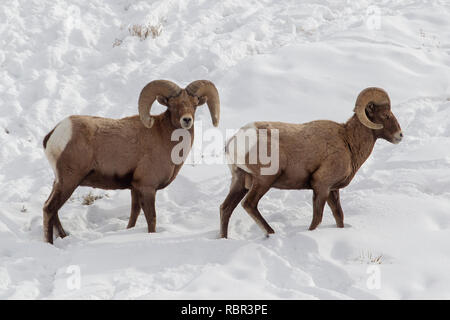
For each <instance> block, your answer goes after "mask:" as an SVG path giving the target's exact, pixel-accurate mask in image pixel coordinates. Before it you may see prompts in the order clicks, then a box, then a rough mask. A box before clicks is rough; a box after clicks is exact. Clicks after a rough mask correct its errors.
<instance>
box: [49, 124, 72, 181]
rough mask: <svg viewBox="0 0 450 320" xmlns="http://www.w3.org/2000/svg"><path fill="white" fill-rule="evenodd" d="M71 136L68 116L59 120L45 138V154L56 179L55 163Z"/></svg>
mask: <svg viewBox="0 0 450 320" xmlns="http://www.w3.org/2000/svg"><path fill="white" fill-rule="evenodd" d="M71 138H72V121H71V120H70V119H69V118H66V119H64V120H63V121H61V122H60V123H59V124H58V125H57V126H56V128H55V130H54V131H53V133H52V135H51V136H50V138H49V139H48V140H47V147H46V148H45V156H46V157H47V159H48V161H49V162H50V165H51V166H52V169H53V172H54V173H55V178H56V180H58V173H57V171H56V163H57V161H58V159H59V156H60V155H61V153H62V152H63V151H64V149H65V147H66V145H67V143H69V141H70V139H71Z"/></svg>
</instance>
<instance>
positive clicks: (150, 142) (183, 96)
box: [43, 80, 220, 243]
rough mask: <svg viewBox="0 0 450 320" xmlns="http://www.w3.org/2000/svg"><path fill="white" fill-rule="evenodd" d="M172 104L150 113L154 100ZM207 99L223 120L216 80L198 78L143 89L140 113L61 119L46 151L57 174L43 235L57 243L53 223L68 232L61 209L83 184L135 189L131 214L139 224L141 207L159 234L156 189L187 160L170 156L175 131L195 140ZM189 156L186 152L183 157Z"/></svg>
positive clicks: (47, 139) (152, 229) (215, 116)
mask: <svg viewBox="0 0 450 320" xmlns="http://www.w3.org/2000/svg"><path fill="white" fill-rule="evenodd" d="M155 99H157V100H158V102H159V103H161V104H162V105H164V106H166V107H167V110H166V111H165V112H164V113H162V114H160V115H156V116H150V108H151V106H152V104H153V102H154V101H155ZM205 102H207V104H208V107H209V111H210V113H211V118H212V122H213V124H214V126H217V125H218V123H219V115H220V102H219V94H218V92H217V89H216V87H215V86H214V84H213V83H212V82H210V81H207V80H198V81H194V82H192V83H191V84H189V85H188V86H187V87H186V88H185V89H181V88H180V87H178V86H177V85H176V84H175V83H173V82H170V81H167V80H155V81H152V82H150V83H149V84H147V85H146V86H145V87H144V89H142V91H141V94H140V96H139V103H138V104H139V116H132V117H127V118H123V119H107V118H99V117H91V116H70V117H68V118H66V119H64V120H63V121H61V122H60V123H59V124H58V125H56V127H55V128H54V129H53V130H52V131H51V132H50V133H49V134H47V136H46V137H45V139H44V149H45V154H46V156H47V158H48V160H49V162H50V164H51V165H52V168H53V171H54V173H55V181H54V183H53V190H52V192H51V194H50V196H49V198H48V199H47V201H46V202H45V205H44V209H43V211H44V212H43V213H44V217H43V218H44V222H43V226H44V236H45V240H46V241H47V242H49V243H53V227H55V229H56V230H57V232H58V234H59V236H60V237H64V236H66V233H65V231H64V229H63V228H62V225H61V222H60V220H59V217H58V210H59V209H60V208H61V207H62V205H63V204H64V203H65V202H66V201H67V199H69V197H70V196H71V194H72V193H73V192H74V190H75V189H76V188H77V187H78V186H90V187H94V188H102V189H131V215H130V220H129V222H128V227H127V228H131V227H134V226H135V224H136V219H137V217H138V215H139V212H140V210H141V208H142V209H143V210H144V214H145V218H146V220H147V224H148V231H149V232H155V228H156V211H155V195H156V191H157V190H159V189H163V188H165V187H166V186H167V185H169V184H170V183H171V182H172V181H173V180H174V179H175V177H176V176H177V174H178V171H179V170H180V168H181V166H182V165H183V162H181V163H178V164H175V163H174V162H173V161H172V159H171V152H172V148H173V147H174V146H175V145H176V144H177V143H178V141H172V140H171V135H172V132H173V131H174V130H176V129H183V130H188V132H189V133H190V137H191V144H190V145H191V146H192V142H193V139H194V127H193V123H194V114H195V110H196V108H197V106H199V105H202V104H204V103H205ZM184 156H186V155H184Z"/></svg>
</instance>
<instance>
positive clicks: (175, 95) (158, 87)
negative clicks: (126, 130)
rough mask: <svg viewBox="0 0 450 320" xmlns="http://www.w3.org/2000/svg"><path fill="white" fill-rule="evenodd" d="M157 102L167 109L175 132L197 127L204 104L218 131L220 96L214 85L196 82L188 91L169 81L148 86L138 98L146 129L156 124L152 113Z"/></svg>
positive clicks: (187, 88) (159, 81) (154, 82)
mask: <svg viewBox="0 0 450 320" xmlns="http://www.w3.org/2000/svg"><path fill="white" fill-rule="evenodd" d="M156 99H157V100H158V102H159V103H160V104H162V105H164V106H166V107H167V109H168V111H169V113H170V119H171V122H172V125H173V126H174V127H176V128H184V129H190V128H191V127H192V125H193V124H194V115H195V110H196V108H197V107H198V106H200V105H202V104H204V103H205V102H206V103H207V104H208V108H209V112H210V113H211V119H212V123H213V125H214V126H216V127H217V126H218V124H219V117H220V100H219V93H218V92H217V89H216V87H215V86H214V84H213V83H212V82H211V81H208V80H197V81H194V82H191V83H190V84H189V85H188V86H187V87H186V88H185V89H181V88H180V87H179V86H178V85H176V84H175V83H173V82H171V81H168V80H155V81H152V82H150V83H149V84H147V85H146V86H145V87H144V89H142V91H141V94H140V96H139V116H140V118H141V121H142V123H143V124H144V126H146V127H147V128H151V127H152V126H153V123H154V119H153V117H152V116H151V115H150V109H151V107H152V104H153V102H154V101H155V100H156Z"/></svg>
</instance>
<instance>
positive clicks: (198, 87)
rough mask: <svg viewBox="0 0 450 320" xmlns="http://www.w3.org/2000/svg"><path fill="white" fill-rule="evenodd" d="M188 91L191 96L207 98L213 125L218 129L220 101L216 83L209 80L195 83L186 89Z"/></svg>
mask: <svg viewBox="0 0 450 320" xmlns="http://www.w3.org/2000/svg"><path fill="white" fill-rule="evenodd" d="M186 91H187V93H188V94H189V95H191V96H196V97H198V98H200V97H204V96H205V97H206V102H207V104H208V108H209V113H210V114H211V119H212V123H213V125H214V126H215V127H217V126H218V125H219V118H220V99H219V92H218V91H217V89H216V86H215V85H214V83H212V82H211V81H208V80H197V81H193V82H191V83H190V84H189V85H188V86H187V87H186Z"/></svg>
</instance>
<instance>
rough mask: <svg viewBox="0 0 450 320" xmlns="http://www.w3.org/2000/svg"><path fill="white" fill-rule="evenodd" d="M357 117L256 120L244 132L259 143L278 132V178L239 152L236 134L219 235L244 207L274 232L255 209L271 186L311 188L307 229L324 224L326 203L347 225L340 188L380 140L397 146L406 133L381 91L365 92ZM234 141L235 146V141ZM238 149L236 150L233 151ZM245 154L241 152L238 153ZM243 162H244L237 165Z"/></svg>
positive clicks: (231, 146)
mask: <svg viewBox="0 0 450 320" xmlns="http://www.w3.org/2000/svg"><path fill="white" fill-rule="evenodd" d="M354 112H355V114H354V115H353V116H352V117H351V118H350V119H349V120H348V121H347V122H346V123H343V124H341V123H336V122H333V121H327V120H319V121H312V122H309V123H304V124H291V123H281V122H255V123H252V124H250V125H247V126H245V127H244V128H242V129H241V131H242V130H244V131H248V130H251V129H252V128H253V130H254V131H255V132H257V133H255V136H257V137H258V138H257V139H258V140H261V134H260V133H259V132H260V130H261V129H265V130H266V131H265V132H266V133H265V136H267V137H271V136H272V135H273V134H274V131H273V130H278V136H279V143H278V148H279V158H278V161H279V163H278V170H277V171H276V173H274V174H270V175H264V174H261V172H262V170H261V169H262V168H264V167H265V166H263V165H262V164H261V161H260V160H259V159H258V161H253V163H251V162H250V161H249V159H250V156H249V152H250V151H251V150H255V149H254V148H253V147H254V146H256V144H254V145H253V146H250V147H249V148H248V150H247V149H244V148H242V146H241V148H239V146H238V145H236V143H235V142H237V141H238V139H237V135H235V136H233V137H232V138H231V139H230V140H229V142H228V143H227V148H226V153H227V156H228V157H229V161H230V162H231V163H232V164H231V165H230V169H231V174H232V182H231V187H230V191H229V193H228V195H227V197H226V199H225V201H224V202H223V203H222V205H221V206H220V221H221V226H220V230H221V231H220V233H221V237H224V238H226V237H227V235H228V222H229V220H230V216H231V214H232V213H233V210H234V209H235V208H236V206H237V205H238V203H239V202H240V201H241V200H242V199H243V198H244V196H245V198H244V200H243V201H242V206H243V207H244V209H245V210H246V211H247V212H248V214H249V215H250V216H251V217H252V218H253V219H254V220H255V221H256V223H257V224H258V225H259V226H260V227H261V228H262V229H263V230H264V231H265V232H266V234H267V235H268V234H270V233H273V232H274V231H273V229H272V228H271V227H270V226H269V224H268V223H267V222H266V221H265V220H264V218H263V217H262V216H261V214H260V212H259V210H258V208H257V206H258V202H259V200H260V199H261V198H262V197H263V196H264V194H265V193H266V192H267V191H268V190H269V189H270V188H278V189H312V190H313V219H312V222H311V225H310V227H309V230H314V229H315V228H316V227H317V226H318V225H319V224H320V223H321V221H322V215H323V209H324V206H325V203H328V205H329V206H330V208H331V211H332V212H333V216H334V218H335V220H336V225H337V226H338V227H339V228H343V227H344V213H343V211H342V208H341V203H340V199H339V189H341V188H344V187H345V186H347V185H348V184H349V183H350V181H351V180H352V179H353V177H354V176H355V174H356V172H357V171H358V169H359V168H360V167H361V165H362V164H363V163H364V161H366V159H367V158H368V157H369V155H370V153H371V152H372V149H373V147H374V145H375V142H376V140H377V139H378V138H382V139H385V140H387V141H389V142H391V143H395V144H397V143H399V142H400V141H401V140H402V138H403V134H402V131H401V129H400V125H399V124H398V122H397V119H396V118H395V116H394V115H393V114H392V112H391V102H390V99H389V96H388V94H387V93H386V92H385V91H384V90H383V89H380V88H367V89H364V90H363V91H362V92H361V93H360V94H359V96H358V98H357V100H356V106H355V109H354ZM232 142H233V143H232ZM236 146H237V147H238V148H237V151H236V149H235V147H236ZM239 153H241V154H239ZM239 159H244V161H241V163H237V162H239V161H238V160H239Z"/></svg>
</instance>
